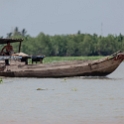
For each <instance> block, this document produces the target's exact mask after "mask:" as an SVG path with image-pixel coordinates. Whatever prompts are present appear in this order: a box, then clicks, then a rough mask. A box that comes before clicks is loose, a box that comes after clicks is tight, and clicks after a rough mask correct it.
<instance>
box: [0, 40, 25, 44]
mask: <svg viewBox="0 0 124 124" xmlns="http://www.w3.org/2000/svg"><path fill="white" fill-rule="evenodd" d="M22 41H23V39H0V44H6V43H7V42H10V43H15V42H22Z"/></svg>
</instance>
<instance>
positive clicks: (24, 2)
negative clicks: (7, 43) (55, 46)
mask: <svg viewBox="0 0 124 124" xmlns="http://www.w3.org/2000/svg"><path fill="white" fill-rule="evenodd" d="M15 27H18V28H19V30H22V29H23V28H25V29H26V31H27V33H28V34H29V35H31V36H37V35H38V34H39V33H40V32H44V33H45V34H49V35H55V34H74V33H77V32H78V30H80V31H81V33H90V34H94V33H96V34H98V35H101V34H102V35H104V36H106V35H108V34H114V35H118V34H120V33H121V34H124V0H0V36H4V37H6V34H7V33H9V32H11V31H13V30H14V28H15Z"/></svg>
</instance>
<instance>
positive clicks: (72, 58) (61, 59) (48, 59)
mask: <svg viewBox="0 0 124 124" xmlns="http://www.w3.org/2000/svg"><path fill="white" fill-rule="evenodd" d="M102 57H103V56H66V57H60V56H53V57H45V58H44V60H43V63H51V62H64V61H75V60H97V59H100V58H102Z"/></svg>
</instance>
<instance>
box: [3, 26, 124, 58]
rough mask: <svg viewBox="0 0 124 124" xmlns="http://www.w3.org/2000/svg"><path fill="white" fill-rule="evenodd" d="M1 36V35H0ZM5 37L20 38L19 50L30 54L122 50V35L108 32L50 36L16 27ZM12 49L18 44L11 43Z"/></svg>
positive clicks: (91, 53) (74, 54)
mask: <svg viewBox="0 0 124 124" xmlns="http://www.w3.org/2000/svg"><path fill="white" fill-rule="evenodd" d="M1 38H3V37H1ZM6 38H22V39H24V41H23V43H22V48H21V51H22V52H24V53H27V54H32V55H38V54H39V55H46V56H96V55H103V56H104V55H110V54H112V53H114V52H116V51H118V50H122V51H124V35H122V34H121V33H120V34H119V35H112V34H109V35H108V36H98V35H97V34H93V35H91V34H83V33H81V32H80V31H78V32H77V33H76V34H67V35H54V36H50V35H47V34H44V33H43V32H40V33H39V34H38V35H37V36H36V37H32V36H30V35H28V34H27V31H26V30H25V29H23V30H22V31H19V29H18V27H16V28H15V29H14V31H13V32H10V33H7V36H6ZM12 45H13V47H14V50H15V51H17V50H18V44H17V43H15V44H12Z"/></svg>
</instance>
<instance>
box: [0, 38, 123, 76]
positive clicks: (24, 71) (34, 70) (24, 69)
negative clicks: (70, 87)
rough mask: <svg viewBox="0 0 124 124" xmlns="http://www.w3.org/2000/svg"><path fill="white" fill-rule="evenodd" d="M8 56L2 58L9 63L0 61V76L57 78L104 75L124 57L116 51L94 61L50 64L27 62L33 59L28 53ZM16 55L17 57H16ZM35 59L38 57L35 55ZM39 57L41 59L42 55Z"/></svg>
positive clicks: (113, 68)
mask: <svg viewBox="0 0 124 124" xmlns="http://www.w3.org/2000/svg"><path fill="white" fill-rule="evenodd" d="M8 40H9V41H10V42H22V40H20V39H16V40H15V39H14V40H13V39H8ZM6 42H7V39H0V43H6ZM20 44H21V43H20ZM20 46H21V45H19V53H20ZM4 57H6V56H4ZM8 57H9V58H4V60H5V59H7V60H9V61H10V64H9V65H8V64H7V63H5V62H1V63H0V76H6V77H39V78H58V77H73V76H106V75H108V74H110V73H112V72H113V71H114V70H115V69H116V68H117V67H118V66H119V65H120V64H121V62H122V61H123V59H124V53H122V52H117V53H116V54H113V55H111V56H107V57H104V58H102V59H99V60H95V61H85V62H84V61H73V62H60V63H51V64H43V63H40V64H28V63H27V60H28V58H31V59H32V60H33V59H34V60H35V58H33V56H28V55H26V56H25V55H21V54H15V55H14V56H13V55H12V56H8ZM16 57H18V59H17V58H16ZM13 58H16V59H13ZM36 59H38V58H37V56H36ZM40 59H41V60H43V59H44V57H41V58H40Z"/></svg>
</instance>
